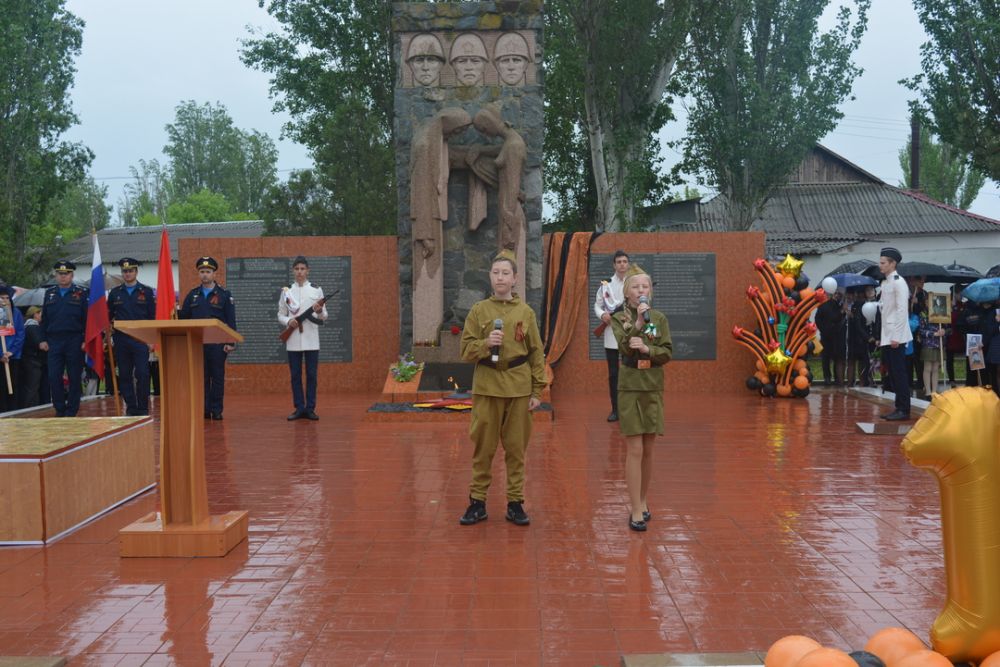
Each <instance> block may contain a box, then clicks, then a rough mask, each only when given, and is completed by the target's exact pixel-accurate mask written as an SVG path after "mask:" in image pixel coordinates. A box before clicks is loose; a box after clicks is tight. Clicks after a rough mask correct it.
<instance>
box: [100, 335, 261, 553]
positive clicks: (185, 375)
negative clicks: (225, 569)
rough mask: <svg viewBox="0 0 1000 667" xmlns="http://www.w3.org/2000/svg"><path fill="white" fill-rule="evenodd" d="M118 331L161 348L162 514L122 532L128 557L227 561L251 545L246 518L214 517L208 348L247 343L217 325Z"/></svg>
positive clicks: (122, 546)
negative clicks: (207, 421)
mask: <svg viewBox="0 0 1000 667" xmlns="http://www.w3.org/2000/svg"><path fill="white" fill-rule="evenodd" d="M115 329H117V330H118V331H121V332H122V333H125V334H128V335H129V336H132V337H133V338H136V339H138V340H140V341H142V342H143V343H146V344H147V345H158V346H159V349H160V478H159V482H158V486H159V488H160V507H161V512H152V513H150V514H148V515H146V516H144V517H143V518H141V519H139V520H138V521H136V522H134V523H132V524H129V525H128V526H126V527H125V528H123V529H122V530H121V531H120V532H119V533H118V537H119V547H120V551H119V553H120V555H121V556H122V557H143V556H147V557H164V556H225V555H226V554H227V553H229V551H230V550H232V548H233V547H235V546H236V545H237V544H239V543H240V542H242V541H243V540H245V539H246V538H247V526H248V523H249V519H248V518H247V513H246V512H245V511H234V512H227V513H226V514H216V515H210V514H209V513H208V484H207V482H206V481H205V428H204V426H203V422H202V413H203V411H204V397H205V376H204V368H205V362H204V356H203V350H202V345H203V344H205V343H232V342H236V341H242V340H243V337H242V336H241V335H240V334H238V333H236V332H235V331H234V330H232V329H230V328H229V327H228V326H227V325H226V324H225V323H223V322H221V321H219V320H216V319H207V320H129V321H122V322H116V323H115Z"/></svg>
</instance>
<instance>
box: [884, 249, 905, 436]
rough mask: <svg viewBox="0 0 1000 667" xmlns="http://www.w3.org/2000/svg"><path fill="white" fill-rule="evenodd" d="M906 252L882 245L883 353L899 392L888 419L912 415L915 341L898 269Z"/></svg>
mask: <svg viewBox="0 0 1000 667" xmlns="http://www.w3.org/2000/svg"><path fill="white" fill-rule="evenodd" d="M901 261H903V255H902V254H901V253H900V252H899V250H897V249H896V248H891V247H886V248H882V253H881V256H880V257H879V262H878V265H879V270H880V271H881V272H882V275H883V276H885V281H884V282H883V283H882V338H881V345H882V356H883V358H884V359H886V360H887V362H888V365H889V375H890V377H891V378H892V387H893V390H894V391H895V395H896V409H895V410H894V411H893V412H890V413H888V414H884V415H882V419H886V420H888V421H902V420H905V419H909V418H910V383H909V378H908V377H907V372H906V344H907V343H908V342H910V341H911V340H913V334H912V333H911V332H910V324H909V307H908V306H909V303H910V289H909V288H908V287H907V286H906V281H905V280H903V279H902V278H900V276H899V274H898V273H897V272H896V265H897V264H899V262H901Z"/></svg>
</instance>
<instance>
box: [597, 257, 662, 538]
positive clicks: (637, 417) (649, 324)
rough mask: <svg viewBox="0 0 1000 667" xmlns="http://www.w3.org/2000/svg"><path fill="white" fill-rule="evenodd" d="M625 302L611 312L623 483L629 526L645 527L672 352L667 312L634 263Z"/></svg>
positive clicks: (626, 281)
mask: <svg viewBox="0 0 1000 667" xmlns="http://www.w3.org/2000/svg"><path fill="white" fill-rule="evenodd" d="M624 295H625V304H624V306H623V307H622V308H621V309H620V310H618V311H616V312H615V313H614V315H612V316H611V327H612V331H614V334H615V339H616V340H617V341H618V349H619V350H620V352H621V360H622V368H621V372H620V374H619V376H618V417H619V420H620V421H619V424H620V427H621V432H622V435H624V436H625V445H626V454H625V485H626V486H627V487H628V496H629V506H630V511H629V517H628V525H629V528H631V529H632V530H637V531H644V530H646V523H647V522H648V521H649V520H650V519H651V518H652V515H651V514H650V512H649V506H648V505H647V504H646V493H647V492H648V491H649V479H650V474H651V473H652V469H653V441H654V440H656V436H657V435H659V434H662V433H663V365H664V364H666V363H667V362H668V361H670V358H671V357H672V356H673V343H672V342H671V340H670V325H669V324H668V323H667V316H666V315H664V314H663V313H661V312H660V311H658V310H653V309H652V308H651V307H650V305H649V301H650V300H652V297H653V286H652V281H651V280H650V277H649V275H647V274H646V272H645V271H643V270H642V269H641V268H640V267H639V266H637V265H633V266H632V268H630V269H629V272H628V274H627V275H626V277H625V286H624Z"/></svg>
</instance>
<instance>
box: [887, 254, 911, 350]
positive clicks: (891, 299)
mask: <svg viewBox="0 0 1000 667" xmlns="http://www.w3.org/2000/svg"><path fill="white" fill-rule="evenodd" d="M879 307H880V308H882V336H881V345H883V346H885V345H890V344H891V343H892V341H896V342H897V343H899V344H900V345H905V344H906V343H908V342H909V341H911V340H913V333H912V332H911V331H910V288H909V287H907V286H906V281H905V280H903V279H902V278H901V277H900V276H899V274H898V273H896V272H895V271H893V272H892V273H890V274H889V275H887V276H886V277H885V281H884V282H883V283H882V300H881V301H880V302H879Z"/></svg>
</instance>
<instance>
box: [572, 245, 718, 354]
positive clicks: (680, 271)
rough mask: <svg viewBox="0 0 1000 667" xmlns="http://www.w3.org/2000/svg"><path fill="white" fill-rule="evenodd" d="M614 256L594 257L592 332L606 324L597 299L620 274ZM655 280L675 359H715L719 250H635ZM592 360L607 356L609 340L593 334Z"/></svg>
mask: <svg viewBox="0 0 1000 667" xmlns="http://www.w3.org/2000/svg"><path fill="white" fill-rule="evenodd" d="M612 256H613V255H610V254H607V255H598V254H593V255H591V256H590V280H589V288H590V290H589V293H588V294H589V297H590V299H589V301H588V306H587V308H588V311H589V313H590V330H591V331H593V330H594V329H595V328H597V325H598V324H600V322H601V321H600V320H599V319H598V318H597V315H595V314H594V299H595V297H596V296H597V288H598V287H599V286H600V284H601V281H602V280H608V279H610V278H611V276H612V274H614V269H613V268H612V264H611V258H612ZM629 259H630V260H631V261H632V262H633V263H636V264H638V265H639V266H641V267H642V268H643V269H645V270H646V272H647V273H649V275H650V277H651V278H652V279H653V299H652V303H653V308H655V309H656V310H659V311H661V312H663V313H664V314H665V315H666V316H667V320H669V322H670V337H671V339H672V340H673V343H674V361H695V360H711V359H715V343H716V341H715V325H716V312H715V285H716V280H715V270H716V267H715V253H660V254H655V255H654V254H639V253H636V254H630V255H629ZM590 358H591V359H592V360H598V359H604V358H605V357H604V338H603V336H602V337H600V338H598V337H596V336H593V335H592V336H590Z"/></svg>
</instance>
